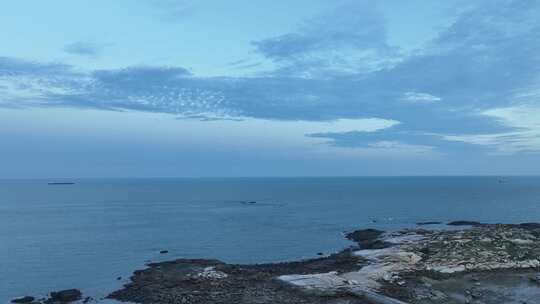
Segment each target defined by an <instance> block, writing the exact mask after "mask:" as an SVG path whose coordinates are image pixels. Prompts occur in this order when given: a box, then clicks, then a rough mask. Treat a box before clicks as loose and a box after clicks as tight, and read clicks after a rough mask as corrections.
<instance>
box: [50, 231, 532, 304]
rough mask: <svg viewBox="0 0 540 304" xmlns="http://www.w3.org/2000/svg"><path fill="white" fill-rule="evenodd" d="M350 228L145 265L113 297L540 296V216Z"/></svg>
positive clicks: (496, 301) (475, 299)
mask: <svg viewBox="0 0 540 304" xmlns="http://www.w3.org/2000/svg"><path fill="white" fill-rule="evenodd" d="M468 225H470V224H468ZM346 236H347V238H349V239H350V240H352V241H355V242H356V243H357V244H358V246H355V247H352V248H348V249H346V250H343V251H341V252H339V253H336V254H332V255H329V256H325V257H321V258H319V259H313V260H306V261H299V262H289V263H278V264H259V265H232V264H226V263H223V262H220V261H217V260H201V259H179V260H176V261H171V262H163V263H154V264H149V265H148V268H147V269H144V270H139V271H136V272H135V273H134V275H133V277H132V278H131V282H130V283H128V284H126V285H125V286H124V288H122V289H121V290H118V291H115V292H113V293H112V294H110V295H109V296H108V298H109V299H115V300H120V301H129V302H135V303H143V304H147V303H210V304H212V303H216V304H218V303H219V304H225V303H239V304H242V303H246V304H247V303H286V304H288V303H315V304H317V303H321V304H322V303H328V304H346V303H347V304H355V303H358V304H360V303H382V304H399V303H415V304H435V303H442V304H462V303H477V304H480V303H483V304H502V303H520V304H523V303H540V276H539V275H538V272H537V271H538V268H539V267H540V224H520V225H502V224H497V225H495V224H489V225H488V224H481V223H476V224H475V225H474V226H468V227H467V228H465V229H461V230H427V229H405V230H400V231H393V232H383V231H379V230H374V229H366V230H358V231H354V232H351V233H348V234H347V235H346ZM49 302H50V301H49Z"/></svg>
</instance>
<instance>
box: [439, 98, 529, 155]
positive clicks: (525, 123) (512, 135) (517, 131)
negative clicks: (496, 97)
mask: <svg viewBox="0 0 540 304" xmlns="http://www.w3.org/2000/svg"><path fill="white" fill-rule="evenodd" d="M481 115H484V116H488V117H492V118H495V119H497V120H498V121H499V122H500V123H501V124H503V125H504V126H507V127H510V128H513V130H512V131H509V132H501V133H494V134H474V135H447V136H444V137H443V138H444V139H446V140H450V141H460V142H465V143H470V144H476V145H484V146H492V147H494V148H495V149H496V151H497V152H498V153H500V154H514V153H518V152H540V106H539V105H530V104H529V105H527V104H524V105H518V106H511V107H503V108H494V109H490V110H486V111H483V112H481Z"/></svg>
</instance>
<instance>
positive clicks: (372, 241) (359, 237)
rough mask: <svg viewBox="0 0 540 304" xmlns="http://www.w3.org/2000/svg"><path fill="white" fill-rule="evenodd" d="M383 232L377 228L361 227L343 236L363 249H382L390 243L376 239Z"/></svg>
mask: <svg viewBox="0 0 540 304" xmlns="http://www.w3.org/2000/svg"><path fill="white" fill-rule="evenodd" d="M383 233H384V231H381V230H377V229H362V230H356V231H353V232H350V233H347V234H346V235H345V237H346V238H347V239H349V240H351V241H354V242H356V243H358V245H359V246H360V247H361V248H364V249H382V248H386V247H388V246H389V245H390V244H388V243H386V242H384V241H381V240H379V239H378V238H379V237H380V236H381V235H382V234H383Z"/></svg>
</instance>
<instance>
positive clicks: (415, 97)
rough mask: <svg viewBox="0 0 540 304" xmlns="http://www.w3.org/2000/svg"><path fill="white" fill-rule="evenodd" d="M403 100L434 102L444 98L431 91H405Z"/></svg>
mask: <svg viewBox="0 0 540 304" xmlns="http://www.w3.org/2000/svg"><path fill="white" fill-rule="evenodd" d="M401 100H403V101H406V102H412V103H433V102H437V101H441V100H442V99H441V98H440V97H437V96H435V95H431V94H429V93H418V92H405V93H404V94H403V97H402V98H401Z"/></svg>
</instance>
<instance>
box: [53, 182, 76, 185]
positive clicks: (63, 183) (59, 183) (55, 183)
mask: <svg viewBox="0 0 540 304" xmlns="http://www.w3.org/2000/svg"><path fill="white" fill-rule="evenodd" d="M48 184H49V185H74V184H75V183H72V182H50V183H48Z"/></svg>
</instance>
